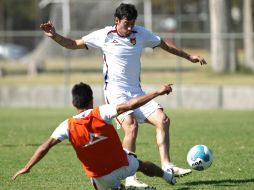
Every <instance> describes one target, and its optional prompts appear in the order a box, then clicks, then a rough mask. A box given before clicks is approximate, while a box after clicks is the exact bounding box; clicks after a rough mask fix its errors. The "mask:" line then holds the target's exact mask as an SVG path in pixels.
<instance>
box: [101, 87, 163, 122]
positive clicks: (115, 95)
mask: <svg viewBox="0 0 254 190" xmlns="http://www.w3.org/2000/svg"><path fill="white" fill-rule="evenodd" d="M143 95H145V92H144V91H143V90H142V89H141V88H135V89H128V90H123V89H119V88H114V89H112V88H111V89H110V90H109V89H107V90H104V97H105V101H106V103H108V104H120V103H123V102H126V101H128V100H130V99H131V98H134V97H136V96H143ZM159 108H162V107H161V106H160V105H159V104H158V103H157V102H155V101H154V100H151V101H149V102H148V103H146V104H145V105H143V106H141V107H139V108H137V109H135V110H130V111H127V112H125V113H123V114H121V115H119V116H118V117H117V122H118V124H121V123H122V122H123V121H124V119H125V117H126V116H127V115H129V114H131V113H133V114H134V116H135V118H136V120H137V121H138V123H144V121H145V120H146V118H148V117H149V116H150V115H151V114H152V113H153V112H154V111H155V110H157V109H159Z"/></svg>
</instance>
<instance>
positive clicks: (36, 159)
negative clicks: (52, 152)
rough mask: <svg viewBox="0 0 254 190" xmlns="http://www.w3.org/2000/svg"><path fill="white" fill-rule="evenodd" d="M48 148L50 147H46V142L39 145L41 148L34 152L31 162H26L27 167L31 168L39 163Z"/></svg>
mask: <svg viewBox="0 0 254 190" xmlns="http://www.w3.org/2000/svg"><path fill="white" fill-rule="evenodd" d="M48 150H49V149H48V148H47V147H45V145H44V144H42V145H41V146H39V148H38V149H37V150H36V151H35V152H34V154H33V156H32V157H31V159H30V160H29V162H28V163H27V164H26V166H25V168H27V169H28V170H30V169H31V168H32V167H33V166H34V165H35V164H36V163H38V162H39V161H40V160H41V159H42V158H43V157H44V156H45V155H46V154H47V152H48Z"/></svg>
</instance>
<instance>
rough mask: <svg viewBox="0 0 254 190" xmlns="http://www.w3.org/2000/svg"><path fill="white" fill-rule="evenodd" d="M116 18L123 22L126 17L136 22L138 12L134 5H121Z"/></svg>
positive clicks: (116, 12)
mask: <svg viewBox="0 0 254 190" xmlns="http://www.w3.org/2000/svg"><path fill="white" fill-rule="evenodd" d="M114 17H117V18H119V19H120V20H122V19H123V18H124V17H126V18H127V20H136V19H137V17H138V12H137V9H136V7H135V6H134V5H132V4H125V3H121V4H120V5H119V7H117V8H116V11H115V14H114Z"/></svg>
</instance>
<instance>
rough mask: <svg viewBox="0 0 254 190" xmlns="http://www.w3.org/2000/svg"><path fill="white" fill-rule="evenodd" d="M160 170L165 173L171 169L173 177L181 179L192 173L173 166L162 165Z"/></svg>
mask: <svg viewBox="0 0 254 190" xmlns="http://www.w3.org/2000/svg"><path fill="white" fill-rule="evenodd" d="M162 169H163V170H164V171H167V170H168V169H173V172H174V176H175V177H183V176H185V175H188V174H190V173H191V172H192V171H191V169H183V168H179V167H177V166H175V165H173V164H168V165H164V166H163V168H162Z"/></svg>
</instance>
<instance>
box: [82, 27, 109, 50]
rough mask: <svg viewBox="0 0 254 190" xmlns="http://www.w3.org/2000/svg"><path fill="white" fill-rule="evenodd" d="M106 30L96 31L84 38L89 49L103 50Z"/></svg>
mask: <svg viewBox="0 0 254 190" xmlns="http://www.w3.org/2000/svg"><path fill="white" fill-rule="evenodd" d="M104 33H105V29H100V30H97V31H94V32H92V33H90V34H88V35H86V36H84V37H82V39H83V41H84V44H86V46H87V47H88V48H101V47H102V45H103V43H104V36H105V34H104Z"/></svg>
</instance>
